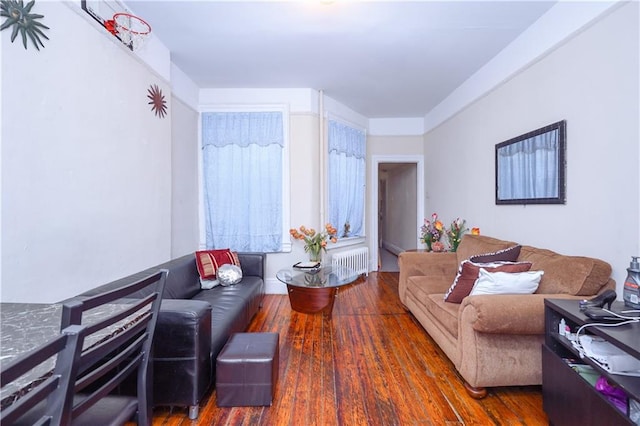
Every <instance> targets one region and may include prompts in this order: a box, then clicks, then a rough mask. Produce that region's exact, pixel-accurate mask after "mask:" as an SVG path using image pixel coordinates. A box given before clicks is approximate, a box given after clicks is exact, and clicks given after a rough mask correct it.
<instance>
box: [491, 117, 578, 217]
mask: <svg viewBox="0 0 640 426" xmlns="http://www.w3.org/2000/svg"><path fill="white" fill-rule="evenodd" d="M566 123H567V122H566V120H562V121H558V122H557V123H553V124H550V125H548V126H544V127H541V128H539V129H536V130H533V131H531V132H528V133H525V134H522V135H520V136H516V137H515V138H512V139H509V140H506V141H504V142H501V143H499V144H496V146H495V189H496V194H495V195H496V204H498V205H500V204H566V166H567V163H566V145H567V125H566ZM555 130H558V145H557V146H558V179H557V180H558V188H557V194H558V195H557V196H556V197H544V198H543V197H541V198H500V197H499V193H498V182H499V181H500V179H499V172H500V170H499V169H498V154H499V152H500V150H501V149H502V148H504V147H506V146H509V145H513V144H517V143H519V142H523V141H526V140H528V139H531V138H534V137H536V136H539V135H543V134H545V133H549V132H552V131H555ZM520 178H522V179H525V178H526V177H525V176H520Z"/></svg>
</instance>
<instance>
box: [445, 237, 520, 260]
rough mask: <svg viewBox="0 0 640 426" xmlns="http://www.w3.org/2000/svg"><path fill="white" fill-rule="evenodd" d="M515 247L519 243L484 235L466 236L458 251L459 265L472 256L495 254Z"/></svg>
mask: <svg viewBox="0 0 640 426" xmlns="http://www.w3.org/2000/svg"><path fill="white" fill-rule="evenodd" d="M515 245H517V243H514V242H512V241H504V240H499V239H497V238H492V237H487V236H484V235H473V234H464V235H463V236H462V241H461V242H460V245H459V246H458V250H457V251H456V254H457V256H458V264H460V263H461V262H462V261H463V260H467V259H469V258H470V257H471V256H477V255H481V254H486V253H495V252H497V251H500V250H504V249H507V248H509V247H513V246H515Z"/></svg>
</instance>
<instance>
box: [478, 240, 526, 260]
mask: <svg viewBox="0 0 640 426" xmlns="http://www.w3.org/2000/svg"><path fill="white" fill-rule="evenodd" d="M521 248H522V246H521V245H519V244H518V245H515V246H513V247H509V248H506V249H504V250H498V251H496V252H493V253H485V254H479V255H476V256H471V257H470V258H469V260H470V261H472V262H474V263H489V262H516V261H517V260H518V256H520V249H521Z"/></svg>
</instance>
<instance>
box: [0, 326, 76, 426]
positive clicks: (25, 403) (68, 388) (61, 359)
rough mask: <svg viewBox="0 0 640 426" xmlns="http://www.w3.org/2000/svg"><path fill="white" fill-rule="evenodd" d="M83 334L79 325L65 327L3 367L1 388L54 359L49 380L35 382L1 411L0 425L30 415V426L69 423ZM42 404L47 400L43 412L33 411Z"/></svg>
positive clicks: (0, 375)
mask: <svg viewBox="0 0 640 426" xmlns="http://www.w3.org/2000/svg"><path fill="white" fill-rule="evenodd" d="M85 331H86V329H85V327H81V326H78V325H72V326H70V327H67V328H65V329H64V330H63V331H62V333H61V334H59V335H58V336H56V337H54V338H52V339H51V340H49V341H48V342H46V343H44V344H42V345H40V346H38V347H37V348H35V349H33V350H31V351H30V352H27V353H26V354H23V355H21V356H18V357H17V358H16V359H14V360H12V361H11V362H9V363H8V364H7V365H6V366H5V367H4V368H3V370H2V371H1V372H0V383H1V386H2V387H3V388H4V387H5V386H9V385H10V384H11V383H12V382H13V381H15V380H16V379H18V378H19V377H21V376H22V375H23V374H25V373H26V372H28V371H30V370H32V369H34V368H36V367H37V366H38V365H40V364H42V363H43V362H45V361H47V360H48V359H49V358H51V357H55V358H56V359H55V367H54V369H53V371H52V372H51V373H50V375H49V376H48V377H46V378H44V379H43V380H39V381H36V382H34V383H33V384H32V387H31V389H30V390H29V391H28V392H26V394H24V395H22V396H20V398H19V399H17V400H15V401H14V402H13V403H12V404H10V405H8V406H7V407H5V408H3V409H2V411H1V412H0V423H2V424H7V425H8V424H13V423H15V422H16V420H19V419H21V418H23V417H25V416H31V417H27V418H28V419H29V422H31V423H33V424H55V425H59V424H69V423H70V421H71V403H72V395H73V386H72V384H73V381H74V380H75V377H76V372H77V368H78V360H79V357H80V350H81V349H82V343H83V339H84V336H85ZM43 401H46V402H45V409H44V411H42V410H38V412H37V413H36V412H35V411H32V409H33V408H34V407H35V406H37V405H39V404H41V403H42V402H43ZM34 416H35V418H32V417H34Z"/></svg>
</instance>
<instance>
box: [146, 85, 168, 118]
mask: <svg viewBox="0 0 640 426" xmlns="http://www.w3.org/2000/svg"><path fill="white" fill-rule="evenodd" d="M148 92H149V94H148V95H147V98H149V99H151V102H149V105H151V111H153V112H154V113H155V114H156V116H158V117H160V118H164V116H165V114H166V113H167V101H165V100H164V95H163V94H162V89H160V88H159V87H158V85H157V84H152V85H151V86H150V87H149V90H148Z"/></svg>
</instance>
